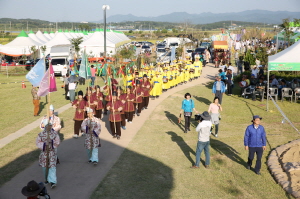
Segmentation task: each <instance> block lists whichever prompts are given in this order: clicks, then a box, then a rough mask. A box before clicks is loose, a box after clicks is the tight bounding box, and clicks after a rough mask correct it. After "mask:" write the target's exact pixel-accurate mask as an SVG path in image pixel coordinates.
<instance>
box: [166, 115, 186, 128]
mask: <svg viewBox="0 0 300 199" xmlns="http://www.w3.org/2000/svg"><path fill="white" fill-rule="evenodd" d="M165 115H166V117H167V118H168V120H169V121H170V122H171V123H172V124H173V125H177V126H178V127H179V128H180V129H181V130H182V131H184V125H183V124H182V123H178V117H177V116H176V115H174V114H172V113H170V112H169V111H165ZM181 118H182V119H183V120H184V116H183V115H181ZM183 122H184V121H183Z"/></svg>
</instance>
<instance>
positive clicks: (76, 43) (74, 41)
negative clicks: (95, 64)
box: [70, 37, 83, 54]
mask: <svg viewBox="0 0 300 199" xmlns="http://www.w3.org/2000/svg"><path fill="white" fill-rule="evenodd" d="M70 42H71V44H72V45H73V46H74V50H75V52H76V54H78V52H79V50H80V47H79V45H80V44H81V43H82V42H83V37H78V38H72V39H70Z"/></svg>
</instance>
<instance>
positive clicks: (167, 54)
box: [156, 51, 171, 63]
mask: <svg viewBox="0 0 300 199" xmlns="http://www.w3.org/2000/svg"><path fill="white" fill-rule="evenodd" d="M156 62H162V63H170V62H171V51H167V52H165V53H164V54H162V55H161V56H160V57H158V58H157V59H156Z"/></svg>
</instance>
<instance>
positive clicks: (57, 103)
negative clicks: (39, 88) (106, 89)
mask: <svg viewBox="0 0 300 199" xmlns="http://www.w3.org/2000/svg"><path fill="white" fill-rule="evenodd" d="M22 80H24V81H27V79H26V78H25V76H10V77H9V78H7V77H6V76H5V75H2V74H1V75H0V83H7V82H20V81H22ZM25 84H26V86H27V88H26V89H22V88H21V83H9V84H0V91H1V95H0V102H1V111H0V118H1V119H0V126H1V129H0V139H1V138H3V137H5V136H7V135H9V134H10V133H14V132H15V131H17V130H19V129H21V128H22V127H24V126H26V125H27V124H29V123H31V122H33V121H35V120H36V119H38V118H37V117H34V116H33V104H32V95H31V88H32V87H31V84H30V83H29V82H25ZM56 84H57V91H56V92H53V93H51V97H50V98H51V104H53V105H54V108H55V109H58V108H60V107H62V106H64V105H66V104H67V103H69V101H67V100H65V96H64V92H65V90H64V89H63V88H61V85H63V83H62V82H61V81H60V80H59V78H57V79H56ZM97 84H100V85H101V86H103V84H104V83H103V81H102V80H101V79H100V78H97ZM86 85H87V84H86ZM80 89H82V90H83V91H85V89H86V86H79V87H78V89H77V90H80ZM46 105H47V101H46V97H42V98H41V101H40V115H41V116H42V115H45V114H46V113H47V111H46Z"/></svg>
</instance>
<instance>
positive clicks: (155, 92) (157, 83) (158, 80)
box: [150, 72, 162, 99]
mask: <svg viewBox="0 0 300 199" xmlns="http://www.w3.org/2000/svg"><path fill="white" fill-rule="evenodd" d="M151 83H152V85H153V88H152V90H151V91H150V95H151V96H152V99H155V98H159V96H160V95H161V94H162V77H160V76H159V72H156V73H155V76H154V77H153V78H152V80H151Z"/></svg>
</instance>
